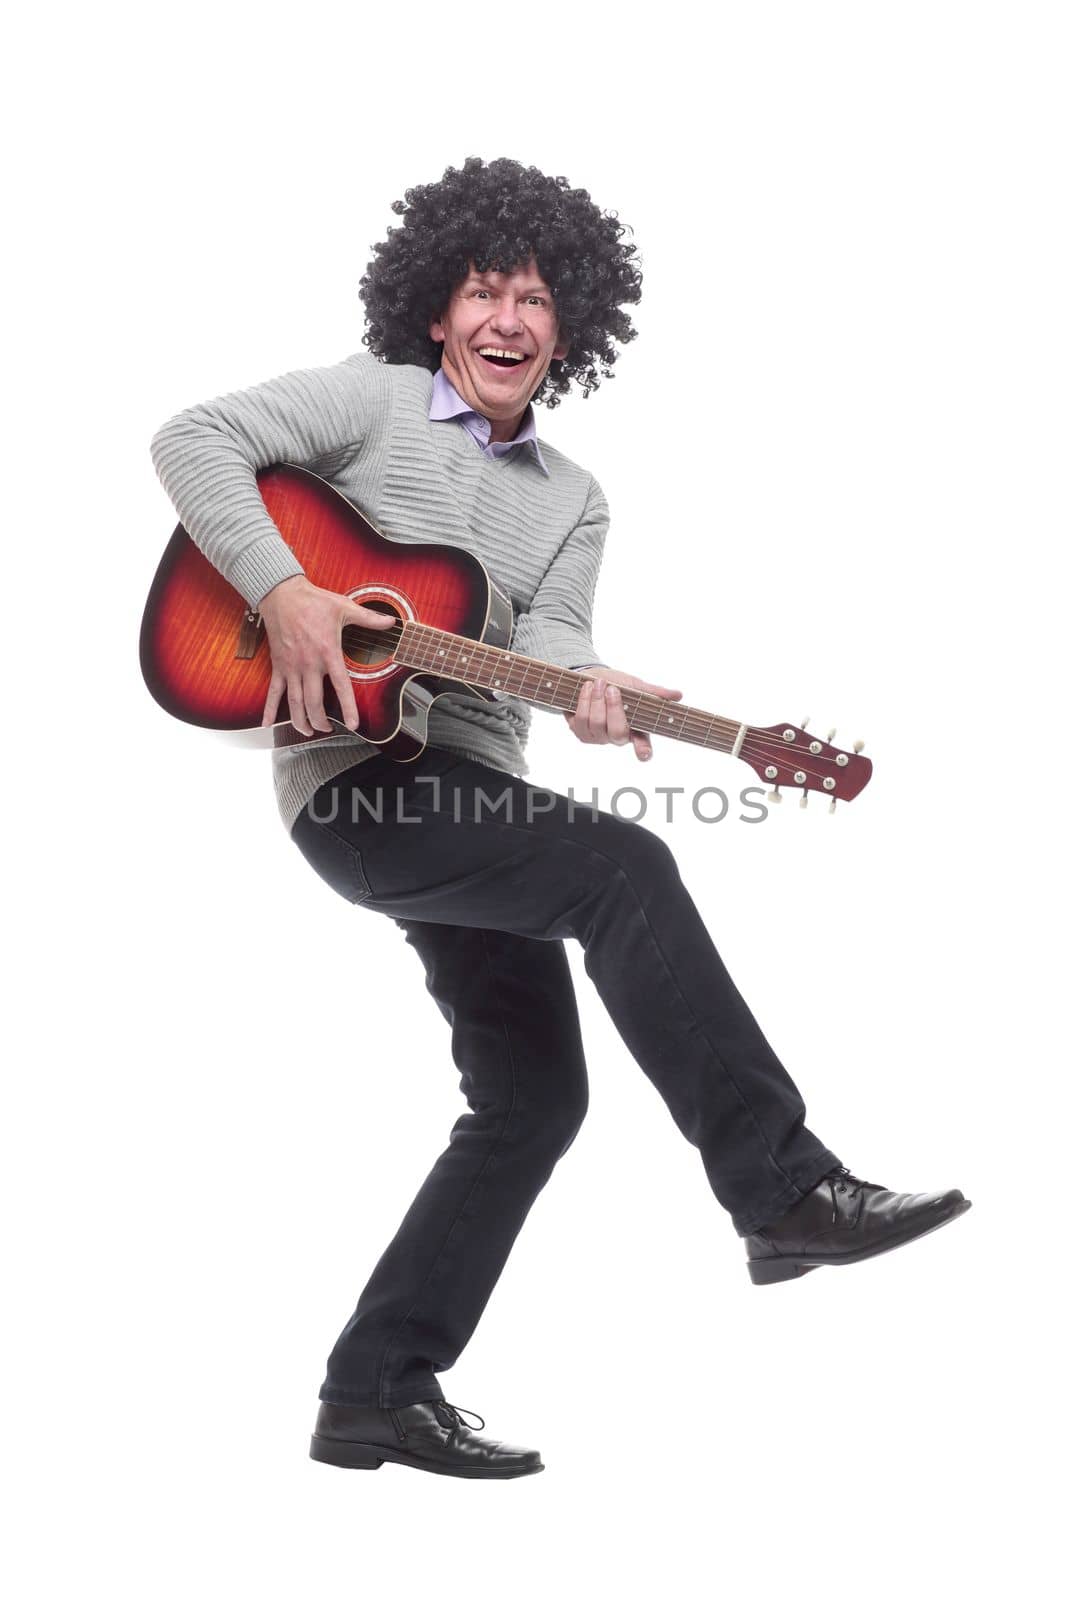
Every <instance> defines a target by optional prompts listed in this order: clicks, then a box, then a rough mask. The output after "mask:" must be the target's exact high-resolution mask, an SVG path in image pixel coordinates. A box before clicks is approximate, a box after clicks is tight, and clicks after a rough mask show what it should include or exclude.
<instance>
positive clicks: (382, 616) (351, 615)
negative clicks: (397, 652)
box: [344, 602, 396, 628]
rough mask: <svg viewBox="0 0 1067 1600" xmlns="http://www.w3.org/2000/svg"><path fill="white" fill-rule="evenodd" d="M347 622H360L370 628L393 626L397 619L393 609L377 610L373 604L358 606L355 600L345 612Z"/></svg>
mask: <svg viewBox="0 0 1067 1600" xmlns="http://www.w3.org/2000/svg"><path fill="white" fill-rule="evenodd" d="M344 620H345V621H346V622H358V623H359V624H360V625H361V626H365V627H368V628H391V627H392V626H393V623H394V622H395V621H396V618H395V617H394V615H393V613H392V612H391V611H375V610H374V609H373V608H372V607H371V606H358V605H356V604H355V602H353V603H352V604H351V605H350V606H349V607H348V611H347V612H346V614H345V618H344Z"/></svg>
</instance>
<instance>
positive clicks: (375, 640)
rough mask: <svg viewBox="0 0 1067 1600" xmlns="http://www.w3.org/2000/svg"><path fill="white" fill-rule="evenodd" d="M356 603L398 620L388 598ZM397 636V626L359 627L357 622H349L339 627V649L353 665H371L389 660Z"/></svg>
mask: <svg viewBox="0 0 1067 1600" xmlns="http://www.w3.org/2000/svg"><path fill="white" fill-rule="evenodd" d="M358 604H359V605H361V606H364V607H365V608H366V610H368V611H380V612H381V613H382V614H383V615H384V616H387V617H392V618H393V619H394V620H395V621H396V622H398V623H399V621H400V612H399V611H398V610H397V608H396V606H395V605H392V604H391V603H390V602H389V601H388V600H360V601H359V602H358ZM399 637H400V630H399V628H382V629H380V630H379V629H378V628H361V627H360V626H359V624H358V623H356V622H349V623H347V624H346V625H345V627H343V628H342V629H341V649H342V651H343V652H344V654H345V656H346V657H347V659H348V660H349V661H351V662H352V663H353V664H354V665H355V666H359V667H373V666H374V665H375V664H376V663H377V662H379V661H388V660H389V657H390V656H391V655H392V653H393V649H394V647H395V645H396V642H397V640H398V638H399Z"/></svg>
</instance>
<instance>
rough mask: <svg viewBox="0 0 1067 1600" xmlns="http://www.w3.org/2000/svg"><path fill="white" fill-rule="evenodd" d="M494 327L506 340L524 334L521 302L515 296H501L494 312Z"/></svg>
mask: <svg viewBox="0 0 1067 1600" xmlns="http://www.w3.org/2000/svg"><path fill="white" fill-rule="evenodd" d="M493 327H494V328H495V329H496V331H497V332H498V333H500V334H502V335H503V336H504V338H511V339H513V338H515V337H516V336H517V335H518V334H520V333H521V332H522V318H521V317H520V316H519V302H518V300H517V298H516V297H515V296H514V295H501V296H500V298H499V300H498V301H497V304H496V310H495V311H494V312H493Z"/></svg>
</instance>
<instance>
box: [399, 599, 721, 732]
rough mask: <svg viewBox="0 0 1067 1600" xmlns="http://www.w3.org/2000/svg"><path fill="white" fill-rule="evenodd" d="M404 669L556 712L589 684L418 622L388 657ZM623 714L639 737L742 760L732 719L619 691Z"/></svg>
mask: <svg viewBox="0 0 1067 1600" xmlns="http://www.w3.org/2000/svg"><path fill="white" fill-rule="evenodd" d="M392 653H393V655H394V657H395V659H396V660H397V661H399V662H400V663H401V664H402V665H404V666H407V667H417V668H419V669H420V670H421V671H423V672H433V673H435V674H439V675H440V676H441V677H444V678H456V679H458V680H459V681H460V682H461V683H470V684H475V685H477V687H478V688H480V689H492V690H495V691H497V692H498V693H500V694H511V695H515V696H516V697H517V698H518V699H519V700H527V701H529V702H530V704H531V705H536V706H550V707H554V708H555V709H556V710H557V711H571V712H573V711H575V710H577V707H578V694H579V691H580V690H581V687H582V685H583V683H585V682H587V678H586V677H585V676H583V675H582V674H581V673H578V672H570V671H568V670H567V669H566V668H564V667H553V666H550V665H549V663H548V662H546V661H536V660H534V658H533V657H532V656H520V655H516V654H515V652H514V651H512V650H501V649H499V648H498V647H497V646H496V645H491V644H481V643H478V642H477V641H475V640H473V639H467V638H464V636H463V635H462V634H457V633H446V632H445V631H444V630H442V629H440V628H431V627H429V626H428V625H427V624H426V623H422V622H405V623H404V624H403V625H402V628H401V630H400V636H399V641H398V643H397V644H396V645H395V647H394V648H393V651H392ZM622 697H623V698H622V708H623V711H624V713H625V715H626V720H627V721H628V722H629V724H630V726H631V727H632V728H637V729H639V730H640V732H642V733H657V734H661V735H662V736H663V737H665V738H668V739H679V740H680V741H681V742H682V743H683V744H697V745H700V746H701V747H702V748H703V749H706V750H722V751H725V752H726V753H727V754H728V755H740V753H741V747H742V745H743V743H744V739H745V734H746V733H747V732H748V728H747V726H746V724H745V723H743V722H735V721H734V720H733V719H732V718H730V717H718V716H713V715H712V713H711V712H710V711H701V710H699V709H698V708H697V707H696V706H687V705H684V704H682V702H681V701H678V700H663V699H661V698H660V696H659V695H655V694H647V693H641V692H639V691H637V690H634V689H625V688H624V689H623V690H622Z"/></svg>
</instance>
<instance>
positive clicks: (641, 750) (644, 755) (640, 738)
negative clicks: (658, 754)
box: [630, 732, 652, 761]
mask: <svg viewBox="0 0 1067 1600" xmlns="http://www.w3.org/2000/svg"><path fill="white" fill-rule="evenodd" d="M630 738H631V740H632V742H633V747H634V755H635V756H636V757H637V759H638V761H648V760H649V759H650V757H651V755H652V740H651V739H650V738H649V737H648V734H647V733H636V732H635V733H631V735H630Z"/></svg>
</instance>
